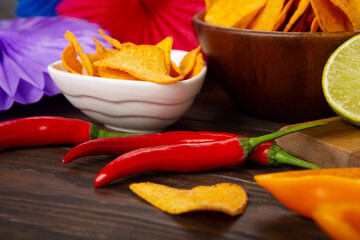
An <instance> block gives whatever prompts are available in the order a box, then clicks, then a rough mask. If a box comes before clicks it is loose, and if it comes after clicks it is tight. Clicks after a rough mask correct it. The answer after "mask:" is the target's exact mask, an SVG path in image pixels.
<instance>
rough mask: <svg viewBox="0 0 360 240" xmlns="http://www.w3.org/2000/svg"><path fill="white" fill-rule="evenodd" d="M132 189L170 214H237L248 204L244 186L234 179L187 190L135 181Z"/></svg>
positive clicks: (131, 186)
mask: <svg viewBox="0 0 360 240" xmlns="http://www.w3.org/2000/svg"><path fill="white" fill-rule="evenodd" d="M130 189H131V190H132V191H133V192H134V193H136V194H137V195H138V196H140V197H141V198H143V199H145V200H146V201H147V202H149V203H150V204H152V205H153V206H155V207H157V208H159V209H160V210H162V211H164V212H167V213H170V214H181V213H185V212H191V211H219V212H223V213H226V214H228V215H231V216H235V215H239V214H242V213H243V212H244V211H245V208H246V205H247V195H246V192H245V190H244V189H243V188H242V187H240V186H239V185H237V184H231V183H220V184H216V185H213V186H198V187H195V188H193V189H190V190H186V189H176V188H172V187H168V186H164V185H160V184H156V183H151V182H144V183H133V184H131V185H130Z"/></svg>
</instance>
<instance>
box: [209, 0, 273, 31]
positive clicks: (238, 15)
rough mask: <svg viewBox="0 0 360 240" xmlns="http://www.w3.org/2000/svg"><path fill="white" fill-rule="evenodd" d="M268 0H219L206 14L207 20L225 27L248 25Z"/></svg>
mask: <svg viewBox="0 0 360 240" xmlns="http://www.w3.org/2000/svg"><path fill="white" fill-rule="evenodd" d="M265 4H266V0H257V1H248V0H217V1H215V2H214V3H213V4H212V5H211V7H210V9H208V10H207V12H206V14H205V18H204V20H205V22H207V23H210V24H215V25H219V26H223V27H235V26H247V25H248V24H249V23H250V22H251V21H252V19H253V18H254V17H255V16H256V14H258V12H259V11H260V10H261V9H262V8H263V7H264V6H265Z"/></svg>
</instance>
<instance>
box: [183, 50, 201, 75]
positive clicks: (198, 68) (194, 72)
mask: <svg viewBox="0 0 360 240" xmlns="http://www.w3.org/2000/svg"><path fill="white" fill-rule="evenodd" d="M203 65H204V61H203V56H202V54H201V53H199V54H198V55H197V57H196V63H195V66H194V68H193V69H192V70H191V71H190V72H189V74H188V75H186V77H185V79H189V78H193V77H195V76H197V75H199V74H200V73H201V71H202V69H203Z"/></svg>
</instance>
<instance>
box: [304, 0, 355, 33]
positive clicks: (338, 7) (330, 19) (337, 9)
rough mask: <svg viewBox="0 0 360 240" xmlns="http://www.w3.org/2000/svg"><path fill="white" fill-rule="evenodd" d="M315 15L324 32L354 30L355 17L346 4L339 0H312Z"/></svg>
mask: <svg viewBox="0 0 360 240" xmlns="http://www.w3.org/2000/svg"><path fill="white" fill-rule="evenodd" d="M310 2H311V6H312V8H313V10H314V13H315V16H316V18H317V20H318V21H319V25H320V28H321V30H323V31H324V32H337V31H353V30H355V29H356V27H355V22H354V18H353V16H352V15H351V12H350V10H349V9H348V8H346V6H345V5H344V4H343V3H342V2H340V1H338V0H310Z"/></svg>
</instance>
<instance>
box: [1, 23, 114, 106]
mask: <svg viewBox="0 0 360 240" xmlns="http://www.w3.org/2000/svg"><path fill="white" fill-rule="evenodd" d="M99 28H100V26H99V25H97V24H93V23H89V22H88V21H86V20H83V19H75V18H63V17H30V18H16V19H14V20H3V21H0V110H1V111H3V110H7V109H9V108H10V107H11V106H12V104H13V103H14V102H18V103H21V104H29V103H34V102H37V101H39V100H40V99H41V97H42V96H43V95H46V96H53V95H56V94H59V93H60V90H59V89H58V88H57V87H56V86H55V84H54V83H53V81H52V80H51V78H50V76H49V74H48V73H47V66H48V65H49V64H50V63H52V62H54V61H57V60H60V59H61V53H62V51H63V49H64V48H65V47H66V46H67V45H69V42H68V41H67V40H66V39H65V37H64V34H65V32H66V30H69V31H71V32H72V33H74V35H75V36H76V37H77V39H78V41H79V43H80V44H81V46H82V48H83V50H84V52H85V53H89V52H94V51H95V43H94V42H93V40H92V38H93V37H96V38H97V39H98V40H99V41H100V43H101V44H103V45H104V46H105V47H111V46H110V45H109V44H108V43H107V42H105V40H103V38H102V37H101V35H100V34H99V33H98V29H99Z"/></svg>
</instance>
